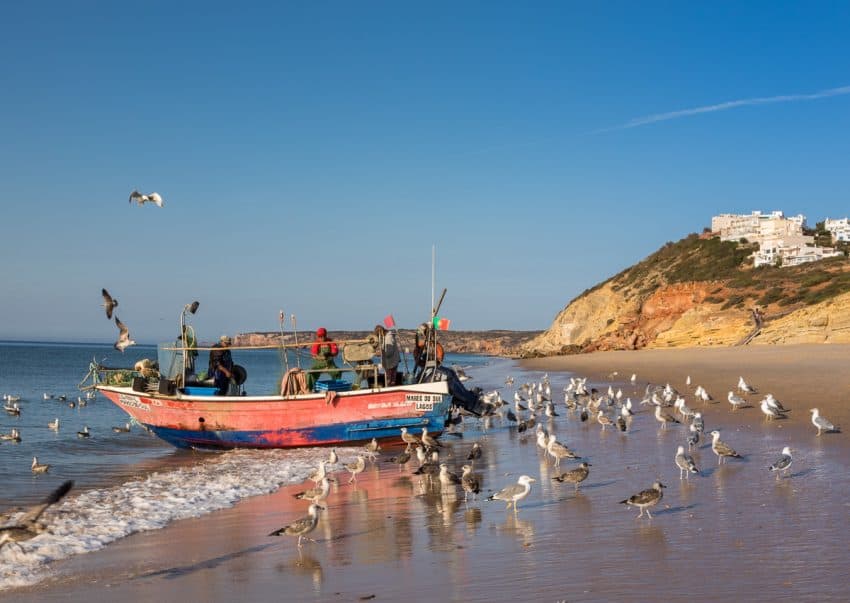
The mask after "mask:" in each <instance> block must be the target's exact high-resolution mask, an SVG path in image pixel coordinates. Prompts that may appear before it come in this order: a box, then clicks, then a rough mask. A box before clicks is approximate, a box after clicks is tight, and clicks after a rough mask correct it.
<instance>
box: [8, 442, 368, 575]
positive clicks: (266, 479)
mask: <svg viewBox="0 0 850 603" xmlns="http://www.w3.org/2000/svg"><path fill="white" fill-rule="evenodd" d="M356 450H357V449H340V450H339V451H338V452H339V454H340V460H341V462H342V461H343V460H346V461H348V460H351V459H353V458H354V455H355V454H356ZM327 454H328V451H327V449H326V448H308V449H298V450H268V451H260V450H238V451H232V452H226V453H221V454H216V455H211V456H207V457H203V458H202V459H201V460H200V461H199V462H198V463H197V464H196V465H193V466H190V467H181V468H178V469H174V470H169V471H164V472H158V473H153V474H151V475H149V476H147V477H145V478H144V479H139V480H133V481H129V482H127V483H125V484H122V485H120V486H115V487H110V488H102V489H97V490H88V491H85V492H81V493H79V494H78V495H76V496H75V495H74V494H75V493H74V491H72V492H71V494H70V495H69V496H68V497H67V498H66V499H65V500H64V501H62V502H61V503H59V504H57V505H55V506H54V507H52V508H51V509H49V510H48V511H47V513H46V514H45V516H44V518H43V519H44V520H46V521H47V522H48V523H49V525H50V530H49V532H47V533H44V534H41V535H39V536H37V537H36V538H33V539H32V540H30V541H27V542H23V543H21V545H22V548H19V547H17V546H16V545H15V544H7V545H5V546H4V547H3V549H2V550H0V591H2V590H8V589H10V588H16V587H20V586H27V585H32V584H36V583H38V582H40V581H41V580H43V579H44V578H45V577H46V576H47V575H48V574H49V572H50V564H51V563H52V562H54V561H58V560H60V559H66V558H68V557H71V556H73V555H78V554H81V553H88V552H91V551H96V550H98V549H101V548H103V547H105V546H106V545H107V544H109V543H110V542H113V541H115V540H117V539H119V538H123V537H124V536H127V535H129V534H132V533H133V532H139V531H143V530H155V529H159V528H163V527H165V526H166V525H168V524H169V523H171V522H173V521H176V520H179V519H185V518H189V517H198V516H200V515H204V514H206V513H210V512H212V511H215V510H217V509H222V508H225V507H230V506H233V505H234V504H235V503H236V502H238V501H239V500H241V499H243V498H247V497H249V496H257V495H259V494H267V493H269V492H273V491H275V490H276V489H278V488H279V487H280V486H281V485H284V484H292V483H298V482H301V481H303V480H304V479H306V477H307V476H308V475H309V474H310V473H311V472H312V471H313V470H314V469H315V468H316V466H317V463H318V460H319V459H322V458H327Z"/></svg>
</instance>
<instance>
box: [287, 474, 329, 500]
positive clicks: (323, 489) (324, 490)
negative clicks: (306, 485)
mask: <svg viewBox="0 0 850 603" xmlns="http://www.w3.org/2000/svg"><path fill="white" fill-rule="evenodd" d="M330 491H331V481H330V479H328V477H327V476H325V477H323V478H322V481H320V482H319V485H318V486H316V487H315V488H310V489H309V490H304V491H303V492H299V493H298V494H293V495H292V496H294V497H295V498H300V499H301V500H309V501H311V502H314V503H320V502H322V501H323V500H325V499H326V498H327V497H328V494H329V493H330Z"/></svg>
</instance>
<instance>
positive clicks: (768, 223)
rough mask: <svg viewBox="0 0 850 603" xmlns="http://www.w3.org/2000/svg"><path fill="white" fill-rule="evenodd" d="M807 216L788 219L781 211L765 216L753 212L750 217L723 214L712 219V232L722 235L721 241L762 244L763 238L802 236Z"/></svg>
mask: <svg viewBox="0 0 850 603" xmlns="http://www.w3.org/2000/svg"><path fill="white" fill-rule="evenodd" d="M805 226H806V216H804V215H802V214H799V215H796V216H792V217H790V218H786V217H785V214H783V213H782V212H781V211H778V210H777V211H772V212H770V213H769V214H763V213H761V212H760V211H753V212H751V213H750V214H749V215H747V214H744V215H738V214H721V215H719V216H714V217H713V218H711V230H712V232H716V233H719V234H720V240H721V241H738V240H740V239H747V240H748V241H750V242H752V243H760V242H761V240H762V239H763V238H766V237H772V238H779V237H789V236H793V235H796V236H802V235H803V228H804V227H805Z"/></svg>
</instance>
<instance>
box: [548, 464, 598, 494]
mask: <svg viewBox="0 0 850 603" xmlns="http://www.w3.org/2000/svg"><path fill="white" fill-rule="evenodd" d="M589 467H590V463H582V464H581V465H579V466H578V468H576V469H573V470H571V471H565V472H564V473H562V474H561V475H556V476H555V477H553V478H552V479H553V480H555V481H556V482H561V483H563V482H567V483H570V484H575V487H576V490H578V485H579V484H580V483H581V482H583V481H584V480H586V479H587V476H588V475H590V469H589Z"/></svg>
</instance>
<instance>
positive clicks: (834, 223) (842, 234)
mask: <svg viewBox="0 0 850 603" xmlns="http://www.w3.org/2000/svg"><path fill="white" fill-rule="evenodd" d="M823 227H824V228H825V229H826V230H828V231H829V232H830V234H831V235H832V242H833V243H835V242H836V241H845V242H846V241H850V220H848V219H847V218H841V219H840V220H830V219H829V218H827V219H826V220H824V221H823Z"/></svg>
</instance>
